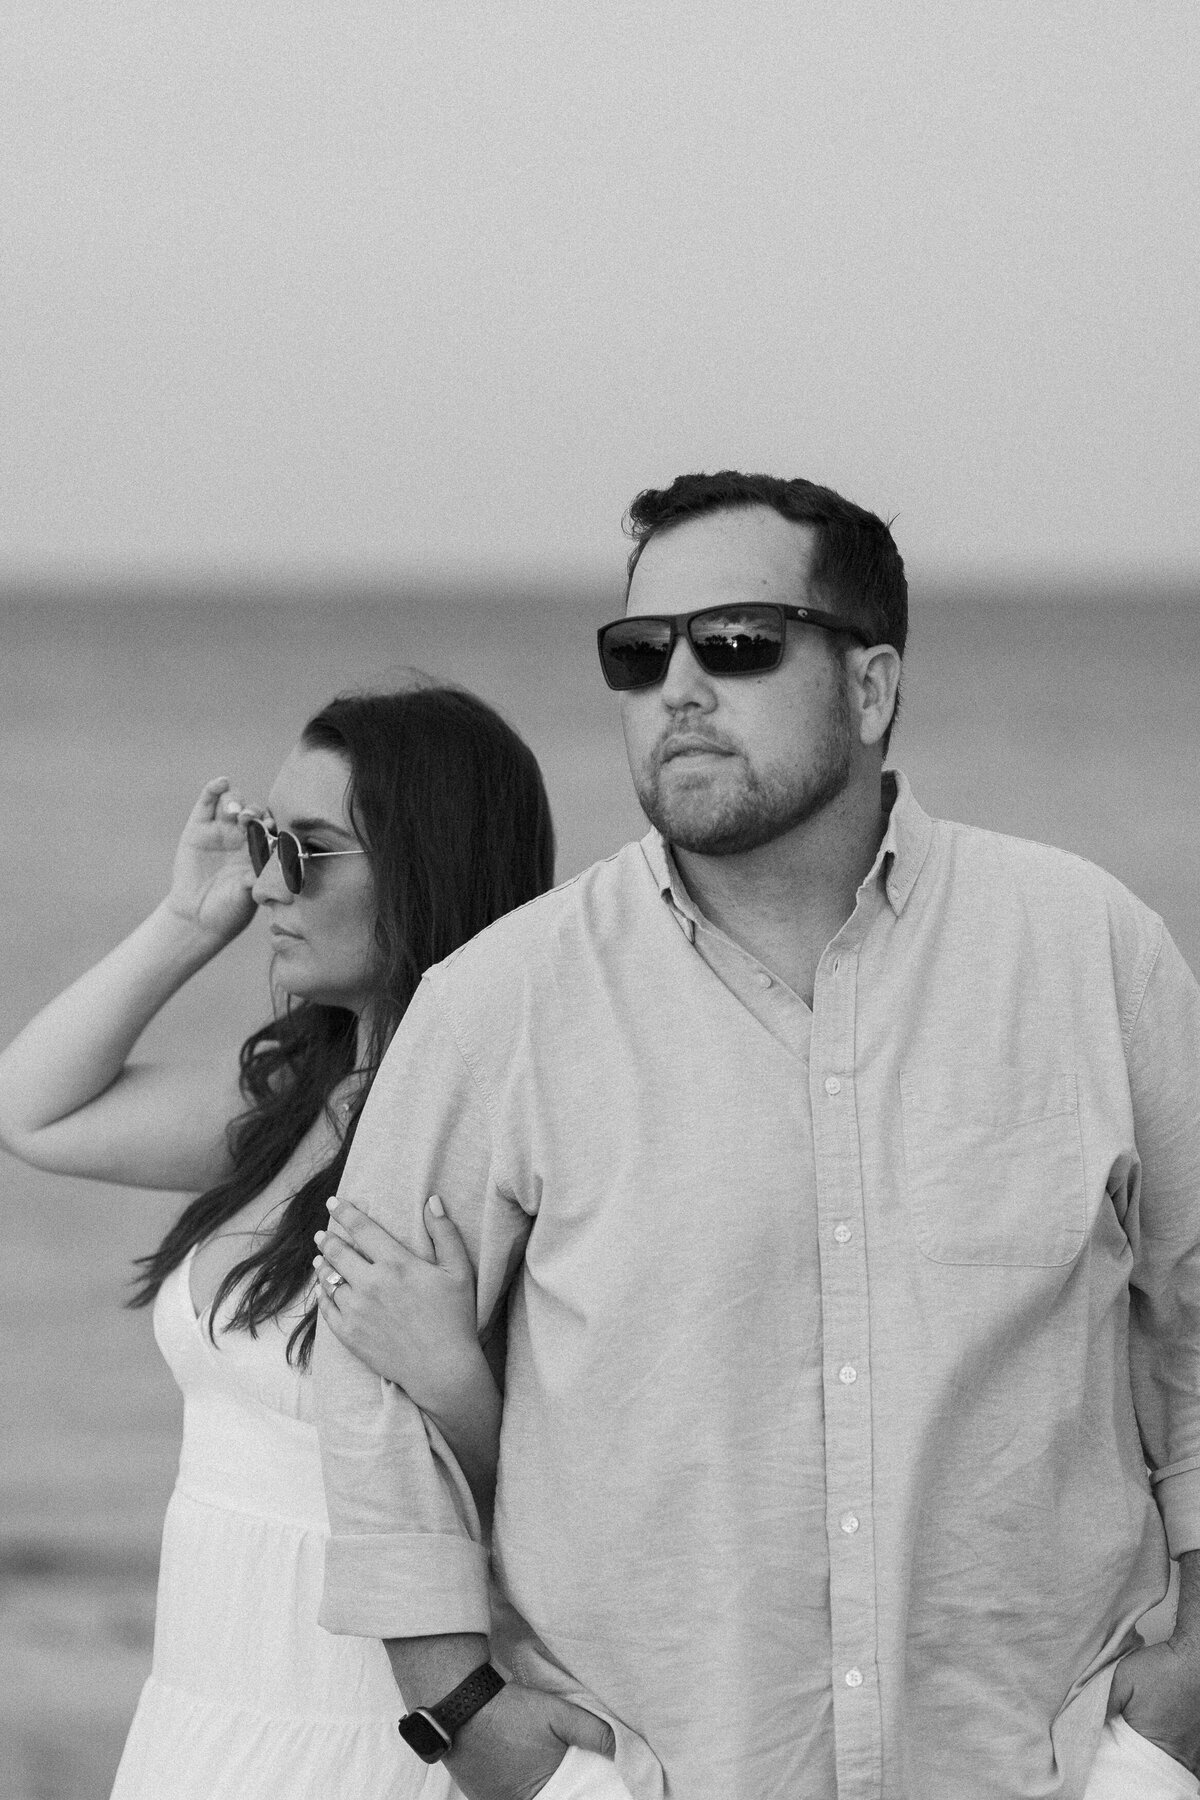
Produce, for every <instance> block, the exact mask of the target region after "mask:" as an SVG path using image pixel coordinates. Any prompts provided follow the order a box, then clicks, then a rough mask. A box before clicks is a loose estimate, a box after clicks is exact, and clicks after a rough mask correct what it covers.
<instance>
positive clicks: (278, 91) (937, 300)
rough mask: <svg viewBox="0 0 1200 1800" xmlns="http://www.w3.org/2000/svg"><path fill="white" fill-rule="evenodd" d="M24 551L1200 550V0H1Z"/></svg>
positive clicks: (1003, 561)
mask: <svg viewBox="0 0 1200 1800" xmlns="http://www.w3.org/2000/svg"><path fill="white" fill-rule="evenodd" d="M0 31H2V33H3V42H2V43H0V68H2V70H3V74H2V75H0V80H2V82H3V84H4V88H5V90H6V91H5V92H4V93H3V94H0V134H2V137H3V142H2V146H0V155H2V162H3V167H2V175H3V181H4V201H3V206H4V215H3V233H4V275H3V287H4V311H5V315H6V316H5V320H4V341H3V355H2V357H0V369H2V373H0V383H2V387H0V434H2V437H3V459H4V460H3V468H2V470H0V571H4V572H7V573H9V574H12V575H18V576H19V575H22V574H28V573H34V574H36V573H39V572H41V573H48V574H53V573H55V572H57V571H61V570H67V571H70V572H73V573H75V574H77V575H84V576H86V575H88V574H90V573H113V572H119V571H121V570H123V569H126V568H130V569H135V570H138V569H140V570H143V571H146V572H150V573H154V572H157V571H160V570H182V571H188V572H192V571H195V572H204V571H206V570H215V571H220V572H223V573H226V574H230V573H233V574H236V573H239V572H253V571H267V572H269V571H273V570H274V571H288V570H294V569H299V568H304V569H312V570H315V571H321V572H329V571H334V572H337V571H343V572H347V573H350V572H354V571H356V570H361V571H364V572H368V571H371V570H383V571H409V572H411V571H422V570H431V569H444V570H448V571H452V572H453V571H460V570H465V569H478V570H484V569H488V570H491V569H500V570H503V571H506V572H509V573H513V574H516V573H519V572H521V571H534V572H542V573H544V574H554V573H557V572H563V573H575V572H584V571H588V570H603V569H606V568H607V569H611V568H613V566H614V565H615V564H616V563H618V562H619V560H620V557H621V555H622V541H621V538H620V532H619V525H620V517H621V513H622V511H623V509H624V507H625V505H626V503H627V501H628V500H629V498H630V496H631V495H632V493H633V492H634V491H636V490H637V489H638V488H639V487H642V486H646V485H652V484H659V483H662V482H664V481H667V480H669V479H670V477H671V476H672V475H674V474H676V473H677V472H679V471H680V470H683V469H690V468H714V467H721V466H728V465H736V466H741V467H759V468H766V469H769V470H771V471H772V472H777V473H784V474H805V475H809V476H812V477H814V478H817V479H820V480H823V481H828V482H830V483H831V484H833V485H835V486H837V487H839V488H841V489H842V490H843V491H845V492H847V493H848V494H850V495H851V496H852V497H853V498H855V499H858V500H860V501H862V502H863V503H864V504H867V505H869V506H871V507H873V508H875V509H877V510H878V511H880V512H882V513H884V514H886V515H888V516H890V515H892V514H896V515H898V517H897V521H896V533H897V537H898V539H899V541H900V544H901V548H902V549H903V550H904V552H905V554H906V556H907V558H908V560H909V562H910V566H911V567H912V568H913V569H914V570H915V571H916V572H917V573H918V574H920V573H922V572H933V571H937V570H961V571H976V572H980V571H983V572H996V573H1001V574H1003V573H1009V574H1012V573H1019V572H1023V571H1026V570H1029V569H1031V568H1048V569H1050V570H1052V571H1056V572H1059V573H1064V574H1070V573H1072V572H1083V573H1086V574H1089V575H1090V574H1093V573H1095V572H1097V571H1102V570H1105V569H1108V570H1115V571H1119V572H1143V573H1149V574H1158V575H1163V576H1172V575H1179V574H1187V573H1189V572H1190V573H1191V574H1193V575H1196V574H1200V516H1198V508H1197V493H1198V491H1200V454H1198V449H1200V425H1198V420H1200V329H1198V320H1197V274H1198V269H1197V263H1198V256H1197V252H1198V248H1200V199H1198V196H1200V5H1198V4H1197V0H1129V4H1124V5H1118V4H1115V3H1111V0H1004V3H1003V4H1001V5H999V6H998V5H997V4H996V0H857V3H855V0H849V3H845V4H842V3H839V0H832V3H831V0H824V3H823V4H821V5H819V6H818V5H815V4H806V3H804V0H757V3H756V0H607V3H604V4H600V3H592V0H562V3H560V4H550V3H548V0H542V3H541V4H538V3H535V0H503V3H502V4H497V3H496V0H490V3H489V4H487V5H483V4H479V3H477V0H453V4H451V3H449V0H432V3H431V0H327V3H325V4H318V3H316V0H194V3H192V4H185V3H184V0H170V3H168V0H158V3H154V4H152V3H149V0H28V3H26V4H21V3H19V0H5V3H4V7H3V24H2V25H0Z"/></svg>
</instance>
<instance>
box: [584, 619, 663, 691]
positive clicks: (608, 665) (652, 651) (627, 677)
mask: <svg viewBox="0 0 1200 1800" xmlns="http://www.w3.org/2000/svg"><path fill="white" fill-rule="evenodd" d="M670 660H671V627H670V624H669V623H668V622H667V621H666V620H663V619H618V620H617V621H616V623H615V624H613V625H606V626H605V627H604V630H603V631H602V632H601V634H600V666H601V668H602V669H603V670H604V679H605V681H607V683H608V685H609V687H610V688H617V689H618V690H622V689H630V688H641V687H653V686H654V684H655V682H656V681H661V680H662V678H663V676H664V675H665V674H666V672H667V664H668V663H669V662H670Z"/></svg>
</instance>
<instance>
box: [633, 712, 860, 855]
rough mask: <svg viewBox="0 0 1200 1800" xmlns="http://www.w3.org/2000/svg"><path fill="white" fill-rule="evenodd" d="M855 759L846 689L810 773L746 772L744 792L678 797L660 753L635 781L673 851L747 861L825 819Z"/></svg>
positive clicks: (696, 791) (693, 789)
mask: <svg viewBox="0 0 1200 1800" xmlns="http://www.w3.org/2000/svg"><path fill="white" fill-rule="evenodd" d="M852 754H853V753H852V739H851V720H850V701H849V697H848V696H847V693H846V690H845V687H844V686H843V685H842V683H841V682H838V683H836V685H835V686H834V689H833V695H832V698H831V702H830V708H829V714H828V718H827V720H826V730H825V735H824V737H823V738H822V739H821V742H820V743H819V745H818V746H817V749H816V751H815V753H814V754H813V756H812V758H811V760H810V762H809V764H808V767H807V768H804V769H800V768H796V769H789V770H785V771H779V772H773V773H771V774H769V775H765V776H764V775H759V774H757V773H756V772H755V771H754V770H753V769H751V768H748V767H747V766H746V765H745V764H742V768H743V771H744V772H743V775H742V779H741V781H740V782H739V783H738V784H737V786H736V787H725V788H721V787H720V786H718V785H717V784H714V785H713V786H711V787H710V786H706V785H703V784H700V783H697V784H695V785H690V784H689V785H687V786H685V787H683V788H676V789H675V790H674V791H671V790H670V789H669V787H668V786H667V784H665V783H664V782H663V780H662V774H663V767H664V765H663V764H662V762H661V761H660V759H659V756H658V754H657V753H656V754H655V755H654V756H653V757H652V758H651V762H650V766H649V768H648V769H647V770H644V771H641V772H637V773H635V774H634V786H635V787H636V789H637V797H638V799H639V801H640V802H641V806H642V811H643V812H644V813H645V815H646V817H647V818H648V819H649V820H650V823H651V824H652V825H655V826H657V828H658V830H659V831H661V832H662V834H663V836H664V837H665V838H666V840H667V842H668V843H670V844H674V845H676V846H678V848H679V849H680V850H691V851H692V852H694V854H695V855H697V856H740V855H741V854H743V853H744V852H745V851H747V850H758V849H760V848H761V846H762V845H763V844H770V843H773V842H774V841H775V839H776V838H780V837H783V836H784V835H785V834H786V833H787V832H789V831H793V830H794V829H795V828H796V826H797V825H803V824H804V823H805V821H806V820H808V819H811V818H813V817H814V816H815V815H816V814H817V813H819V812H823V811H824V809H825V808H826V807H827V806H828V805H830V803H831V802H832V801H834V800H836V799H837V797H838V795H839V794H841V793H842V792H843V791H844V789H845V788H846V786H847V784H848V782H849V780H850V769H851V763H852ZM730 760H731V762H732V760H733V759H732V758H731V759H730ZM668 766H669V765H668Z"/></svg>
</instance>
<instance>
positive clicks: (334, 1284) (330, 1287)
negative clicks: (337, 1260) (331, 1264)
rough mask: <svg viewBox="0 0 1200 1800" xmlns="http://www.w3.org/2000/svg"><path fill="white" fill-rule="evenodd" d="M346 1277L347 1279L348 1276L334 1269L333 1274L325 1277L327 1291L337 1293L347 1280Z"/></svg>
mask: <svg viewBox="0 0 1200 1800" xmlns="http://www.w3.org/2000/svg"><path fill="white" fill-rule="evenodd" d="M345 1279H346V1277H345V1276H344V1275H339V1274H338V1272H337V1270H336V1269H334V1271H333V1273H332V1274H331V1275H327V1276H326V1277H325V1291H326V1293H328V1294H336V1293H337V1291H338V1289H339V1288H340V1287H341V1285H342V1283H343V1282H344V1281H345Z"/></svg>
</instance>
